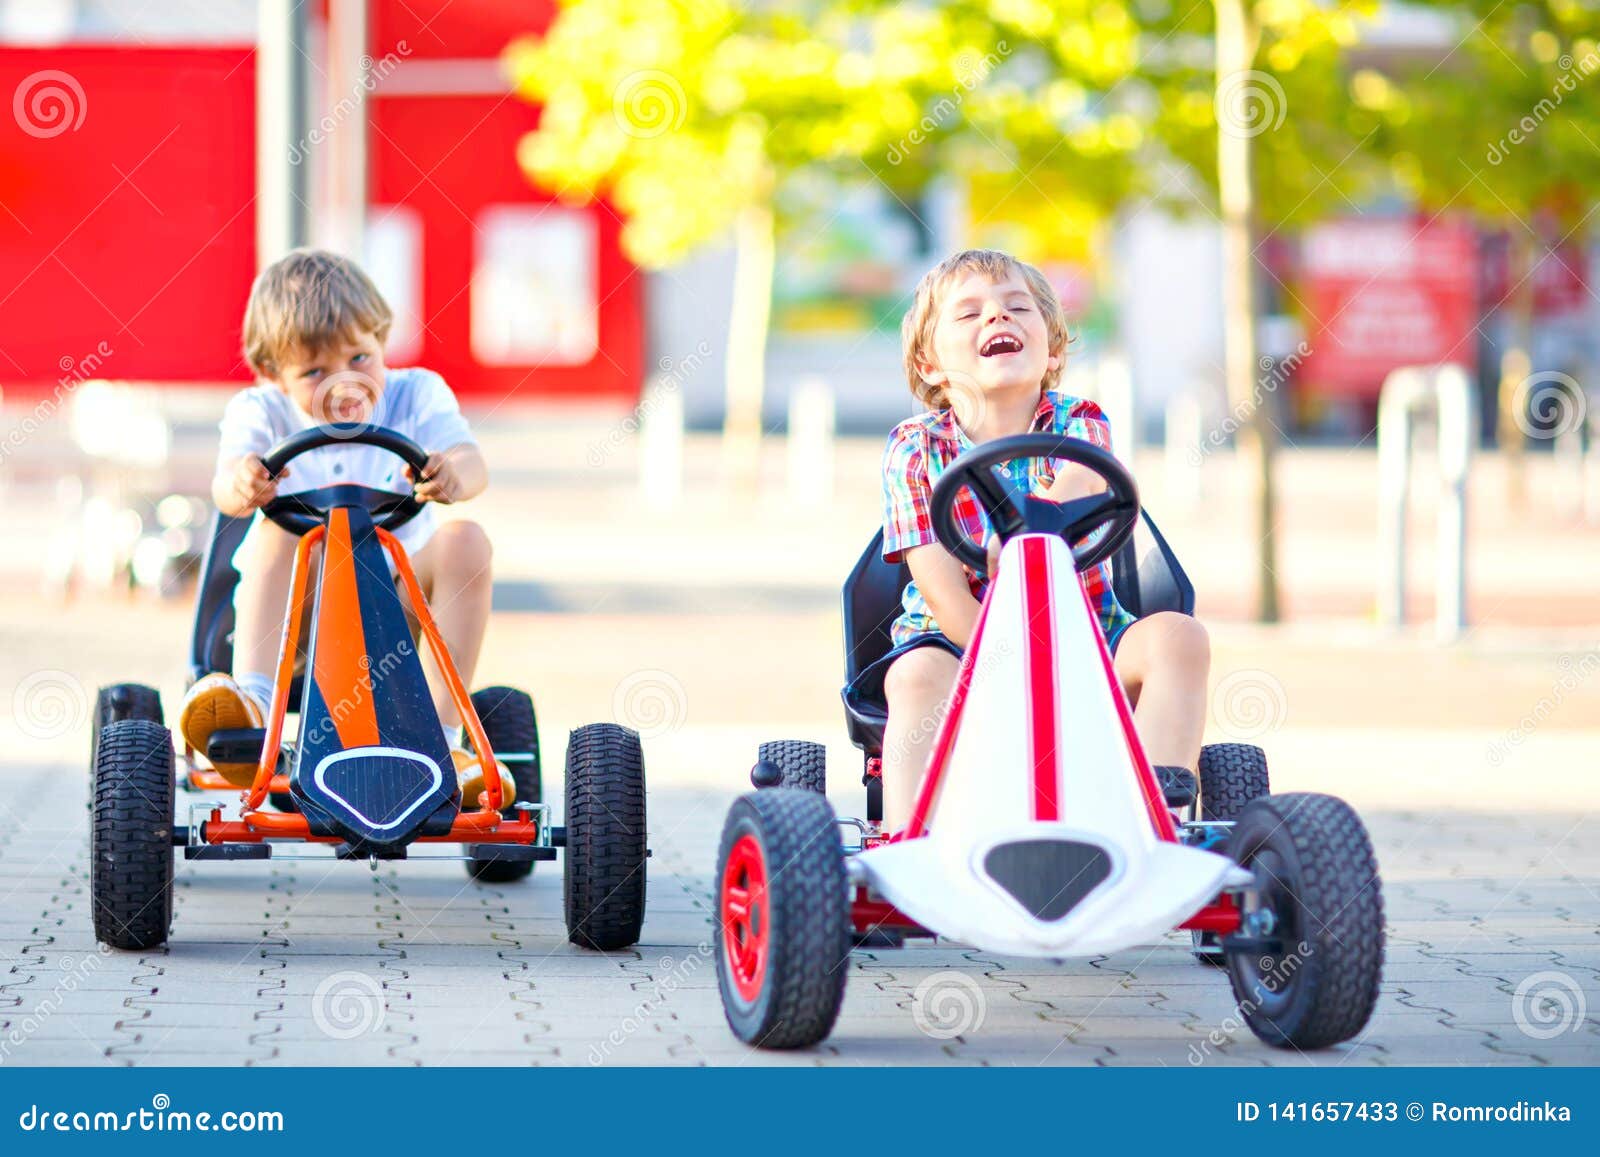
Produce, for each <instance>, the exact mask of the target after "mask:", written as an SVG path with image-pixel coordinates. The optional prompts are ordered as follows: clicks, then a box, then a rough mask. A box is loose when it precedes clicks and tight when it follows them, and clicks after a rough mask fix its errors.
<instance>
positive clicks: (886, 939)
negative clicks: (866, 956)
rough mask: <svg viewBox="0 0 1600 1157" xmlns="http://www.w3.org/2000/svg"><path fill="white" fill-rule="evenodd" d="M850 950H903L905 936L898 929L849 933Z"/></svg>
mask: <svg viewBox="0 0 1600 1157" xmlns="http://www.w3.org/2000/svg"><path fill="white" fill-rule="evenodd" d="M850 946H851V947H852V948H904V947H905V946H906V934H905V933H904V932H903V931H901V930H900V929H899V928H868V929H867V930H866V931H865V932H851V933H850Z"/></svg>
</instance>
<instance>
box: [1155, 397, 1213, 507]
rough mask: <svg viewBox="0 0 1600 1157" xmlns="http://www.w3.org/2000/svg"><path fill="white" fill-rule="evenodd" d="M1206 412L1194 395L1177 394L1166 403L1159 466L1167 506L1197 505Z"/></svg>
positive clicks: (1203, 449)
mask: <svg viewBox="0 0 1600 1157" xmlns="http://www.w3.org/2000/svg"><path fill="white" fill-rule="evenodd" d="M1204 413H1205V411H1204V410H1203V409H1202V407H1201V405H1200V398H1199V396H1198V394H1197V393H1192V392H1191V393H1183V394H1177V395H1175V396H1174V397H1172V398H1170V399H1168V401H1167V420H1166V427H1167V430H1166V442H1165V445H1164V448H1163V461H1162V465H1163V467H1164V469H1165V473H1166V491H1167V492H1166V494H1165V495H1164V496H1163V497H1164V499H1165V501H1166V503H1167V505H1168V506H1169V507H1170V508H1172V509H1174V510H1194V509H1195V508H1196V507H1197V506H1198V505H1199V503H1200V497H1201V495H1200V487H1201V485H1202V480H1203V479H1204V477H1205V475H1204V473H1203V471H1202V470H1201V467H1202V465H1203V464H1204V463H1205V458H1206V454H1207V452H1208V451H1209V449H1210V447H1208V446H1207V445H1205V444H1204V443H1205V417H1204Z"/></svg>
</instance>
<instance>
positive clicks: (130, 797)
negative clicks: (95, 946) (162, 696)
mask: <svg viewBox="0 0 1600 1157" xmlns="http://www.w3.org/2000/svg"><path fill="white" fill-rule="evenodd" d="M174 786H175V779H174V772H173V752H172V733H171V732H169V731H168V730H167V729H166V728H165V727H163V726H161V724H159V723H154V722H152V721H150V720H148V719H124V720H118V721H116V722H113V723H108V724H107V725H106V726H105V727H103V728H102V729H101V731H100V736H99V740H98V742H97V743H96V750H95V773H94V810H93V812H92V813H91V814H90V818H89V893H90V898H91V902H92V906H93V909H94V934H95V938H96V939H97V940H99V941H101V942H102V943H104V944H109V945H110V946H111V947H113V948H126V949H144V948H154V947H156V946H157V945H158V944H163V943H165V942H166V939H167V933H168V931H169V929H170V928H171V926H172V875H173V854H174V853H173V847H172V796H173V790H174Z"/></svg>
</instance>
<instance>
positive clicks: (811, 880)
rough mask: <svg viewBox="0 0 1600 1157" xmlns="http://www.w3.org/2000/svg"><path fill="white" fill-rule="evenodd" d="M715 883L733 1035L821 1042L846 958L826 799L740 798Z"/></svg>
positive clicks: (846, 931)
mask: <svg viewBox="0 0 1600 1157" xmlns="http://www.w3.org/2000/svg"><path fill="white" fill-rule="evenodd" d="M716 879H717V881H718V891H717V914H716V919H715V921H714V928H715V952H716V958H717V984H718V987H719V988H720V989H721V991H722V1011H723V1012H724V1014H725V1015H726V1016H727V1018H728V1026H729V1027H730V1028H731V1029H733V1034H734V1036H736V1037H738V1038H739V1039H740V1040H742V1041H744V1042H745V1043H746V1044H749V1045H755V1046H757V1047H758V1048H768V1049H793V1048H805V1047H807V1046H809V1045H814V1044H816V1043H818V1042H819V1041H821V1040H823V1039H825V1038H826V1037H827V1035H828V1033H830V1032H831V1031H832V1030H833V1023H834V1021H835V1020H837V1019H838V1016H839V1006H840V1005H841V1004H842V1003H843V1002H844V986H845V979H846V977H847V976H848V973H849V960H850V904H849V893H848V884H847V881H846V877H845V867H844V848H843V845H842V844H841V842H840V839H839V826H838V823H837V821H836V820H835V817H834V814H833V808H832V807H830V806H829V805H828V801H827V799H825V798H824V797H822V796H820V795H818V794H817V793H816V792H814V791H803V790H799V789H795V788H782V787H778V788H769V789H766V790H764V791H758V792H753V793H751V794H748V795H744V796H741V797H739V799H738V800H736V801H735V802H734V805H733V807H732V809H731V810H730V811H729V812H728V818H727V821H726V822H725V823H724V824H723V826H722V846H721V850H720V851H719V853H718V855H717V876H716Z"/></svg>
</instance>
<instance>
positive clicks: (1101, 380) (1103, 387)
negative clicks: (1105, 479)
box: [1095, 352, 1139, 466]
mask: <svg viewBox="0 0 1600 1157" xmlns="http://www.w3.org/2000/svg"><path fill="white" fill-rule="evenodd" d="M1095 397H1096V399H1097V400H1098V401H1099V403H1100V408H1101V409H1102V410H1104V411H1105V412H1106V420H1107V421H1108V422H1110V423H1111V450H1112V452H1113V453H1114V454H1116V456H1117V457H1118V458H1120V459H1122V461H1123V463H1124V464H1125V465H1128V466H1132V465H1133V452H1134V450H1135V449H1136V448H1137V446H1138V442H1139V431H1138V428H1137V426H1136V425H1135V423H1136V422H1137V420H1138V414H1137V413H1136V412H1135V410H1134V405H1133V371H1132V369H1131V368H1130V367H1129V365H1128V359H1127V358H1126V357H1124V356H1123V355H1122V354H1120V353H1112V352H1107V353H1104V354H1102V355H1101V356H1100V363H1099V365H1098V367H1097V372H1096V374H1095Z"/></svg>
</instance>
